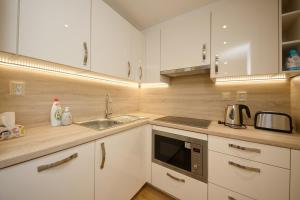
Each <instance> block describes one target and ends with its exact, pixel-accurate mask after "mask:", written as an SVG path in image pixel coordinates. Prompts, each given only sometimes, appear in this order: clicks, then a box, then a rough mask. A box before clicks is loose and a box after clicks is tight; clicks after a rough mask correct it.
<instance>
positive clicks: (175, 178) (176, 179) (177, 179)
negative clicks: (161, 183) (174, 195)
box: [167, 172, 185, 183]
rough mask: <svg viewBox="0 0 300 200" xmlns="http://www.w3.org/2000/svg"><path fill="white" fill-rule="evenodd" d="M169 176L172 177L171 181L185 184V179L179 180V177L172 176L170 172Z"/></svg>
mask: <svg viewBox="0 0 300 200" xmlns="http://www.w3.org/2000/svg"><path fill="white" fill-rule="evenodd" d="M167 176H168V177H170V178H171V179H173V180H175V181H178V182H181V183H185V180H184V179H181V178H177V177H175V176H173V175H172V174H170V173H169V172H167Z"/></svg>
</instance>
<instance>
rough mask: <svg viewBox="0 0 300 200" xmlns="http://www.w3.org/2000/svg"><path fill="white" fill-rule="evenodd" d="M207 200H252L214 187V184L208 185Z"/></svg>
mask: <svg viewBox="0 0 300 200" xmlns="http://www.w3.org/2000/svg"><path fill="white" fill-rule="evenodd" d="M208 200H253V199H251V198H249V197H246V196H243V195H240V194H238V193H236V192H232V191H230V190H227V189H225V188H222V187H219V186H216V185H215V184H212V183H209V184H208Z"/></svg>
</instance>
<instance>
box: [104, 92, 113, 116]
mask: <svg viewBox="0 0 300 200" xmlns="http://www.w3.org/2000/svg"><path fill="white" fill-rule="evenodd" d="M111 104H112V99H111V97H110V95H109V93H106V96H105V119H109V118H110V117H111V115H112V105H111Z"/></svg>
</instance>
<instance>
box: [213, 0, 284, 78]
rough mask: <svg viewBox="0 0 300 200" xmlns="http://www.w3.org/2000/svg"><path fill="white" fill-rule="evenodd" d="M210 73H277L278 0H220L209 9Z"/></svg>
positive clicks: (235, 74)
mask: <svg viewBox="0 0 300 200" xmlns="http://www.w3.org/2000/svg"><path fill="white" fill-rule="evenodd" d="M211 41H212V53H211V54H212V56H211V57H212V58H211V59H212V66H211V77H212V78H216V77H226V76H240V75H258V74H270V73H278V0H263V1H262V0H243V1H241V0H221V1H219V2H217V3H216V4H214V5H213V9H212V38H211Z"/></svg>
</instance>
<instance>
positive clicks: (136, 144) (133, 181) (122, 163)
mask: <svg viewBox="0 0 300 200" xmlns="http://www.w3.org/2000/svg"><path fill="white" fill-rule="evenodd" d="M145 133H146V132H145V126H142V127H137V128H134V129H131V130H127V131H124V132H122V133H119V134H116V135H113V136H110V137H107V138H103V139H100V140H98V141H96V153H95V200H129V199H131V198H132V197H133V196H134V195H135V194H136V193H137V192H138V191H139V189H140V188H141V187H142V186H143V185H144V184H145V182H146V170H147V168H146V148H145V147H146V134H145Z"/></svg>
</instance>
